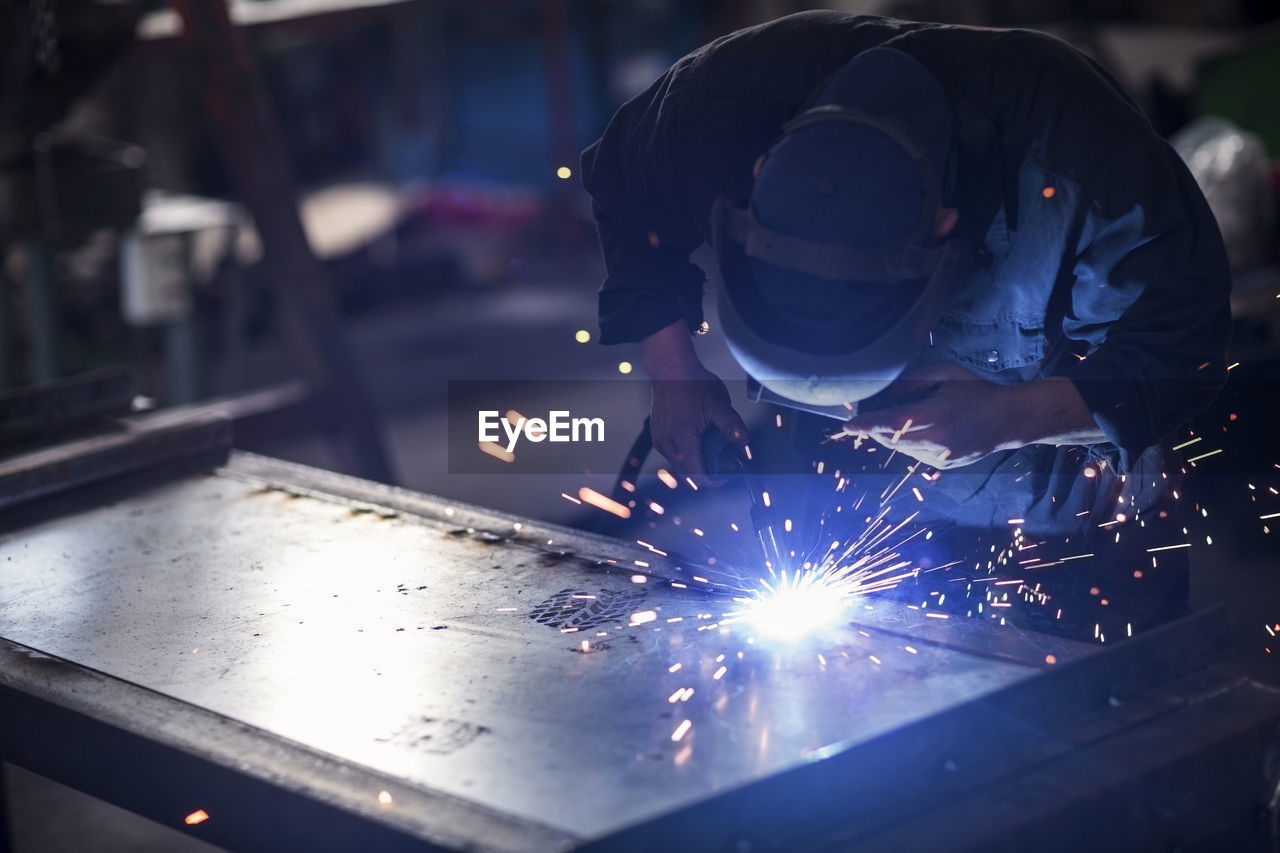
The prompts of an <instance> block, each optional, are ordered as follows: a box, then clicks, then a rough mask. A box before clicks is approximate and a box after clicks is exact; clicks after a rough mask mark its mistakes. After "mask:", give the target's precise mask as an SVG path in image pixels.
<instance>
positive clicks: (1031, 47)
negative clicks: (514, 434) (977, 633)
mask: <svg viewBox="0 0 1280 853" xmlns="http://www.w3.org/2000/svg"><path fill="white" fill-rule="evenodd" d="M582 175H583V183H584V185H585V187H586V189H587V190H588V191H589V192H590V194H591V196H592V198H593V202H594V204H593V207H594V213H595V217H596V220H597V225H598V230H599V235H600V240H601V243H602V246H603V251H604V257H605V262H606V269H607V278H606V280H605V282H604V284H603V286H602V288H601V291H600V296H599V319H600V330H601V341H602V342H603V343H605V344H616V343H624V342H639V344H640V347H641V349H642V351H643V357H644V364H645V367H646V369H647V371H648V375H649V377H650V378H651V379H652V381H653V400H652V412H651V416H650V417H651V424H652V433H653V440H654V444H655V446H656V447H657V448H658V450H660V451H661V452H662V453H663V454H664V455H665V456H666V457H667V458H668V459H669V460H670V462H671V463H672V465H673V466H674V467H675V468H676V469H678V470H679V471H680V472H681V473H682V474H686V475H691V476H694V477H698V476H700V475H702V474H703V473H704V472H703V466H702V457H701V454H700V452H699V447H700V437H701V436H702V435H703V434H705V433H707V432H708V431H718V432H720V433H722V434H723V435H724V436H725V437H726V438H727V439H728V440H729V441H731V442H734V443H737V444H743V443H745V442H746V440H747V429H746V426H745V424H744V423H743V421H742V419H741V418H740V417H739V416H738V414H737V412H735V411H734V409H733V407H732V405H731V402H730V398H729V395H728V392H727V389H726V387H725V386H724V384H723V383H722V382H721V380H720V379H719V378H718V377H717V376H715V375H713V374H712V373H710V372H709V371H708V370H707V369H706V368H705V367H704V366H703V365H702V364H701V363H700V361H699V360H698V358H697V355H696V354H695V351H694V347H693V344H692V338H691V335H696V334H704V333H706V331H707V330H708V327H709V324H708V323H706V322H704V318H703V313H702V295H703V285H704V280H705V276H704V272H703V270H702V269H701V268H700V267H699V266H697V265H696V264H695V263H694V262H693V261H691V259H690V255H691V253H693V252H694V251H695V250H696V249H698V248H699V246H701V245H702V244H704V243H706V244H710V245H711V246H712V247H713V248H714V250H715V257H716V260H717V262H718V263H717V266H718V273H717V274H716V275H713V281H714V286H715V288H716V289H717V293H716V298H717V304H718V308H719V324H718V326H719V327H718V328H717V329H716V331H717V332H719V333H722V334H723V335H724V336H725V339H726V341H727V343H728V344H729V348H730V350H731V352H732V353H733V355H734V356H735V358H736V359H737V360H738V362H739V363H740V364H741V366H742V368H743V369H744V371H745V372H746V373H747V374H748V376H749V377H751V378H752V379H753V380H755V381H756V382H758V383H760V385H762V386H763V388H764V389H765V391H766V392H768V393H769V394H770V395H771V396H772V397H773V398H775V399H779V400H782V401H786V402H788V403H789V404H791V405H795V406H797V407H799V408H809V409H826V410H831V409H832V408H833V407H841V406H843V407H845V409H846V410H847V411H848V412H856V414H854V415H853V416H852V417H850V418H848V420H847V422H846V423H845V424H844V425H843V431H844V432H846V433H848V434H849V435H850V436H863V437H869V438H870V439H874V440H875V441H876V442H879V443H880V444H883V445H885V446H886V447H891V448H892V449H893V450H895V451H897V452H898V453H901V454H905V455H907V456H909V457H913V458H914V459H916V460H919V461H921V462H922V463H924V464H925V465H928V466H930V467H931V469H934V470H937V471H939V472H941V476H940V477H938V478H937V483H936V489H934V490H933V491H934V492H935V493H936V494H934V495H931V497H930V502H931V504H933V505H934V506H935V507H936V506H941V507H944V508H945V512H946V513H947V514H948V515H949V516H950V517H951V518H952V520H953V521H955V523H956V524H957V525H959V526H962V527H965V528H967V529H975V530H980V529H988V528H993V527H1004V526H1005V525H1007V524H1008V522H1009V520H1010V519H1020V520H1021V523H1022V526H1023V527H1024V528H1025V530H1026V531H1027V532H1028V533H1027V535H1028V536H1032V535H1038V534H1040V533H1045V534H1046V535H1057V536H1060V537H1067V538H1070V537H1071V536H1075V537H1076V540H1077V542H1078V544H1079V545H1080V546H1081V550H1084V548H1086V547H1089V546H1091V543H1093V542H1094V541H1095V540H1099V539H1100V537H1103V536H1105V537H1107V538H1108V539H1110V537H1111V536H1112V535H1113V533H1114V532H1115V531H1114V530H1113V528H1112V527H1111V526H1107V525H1115V524H1119V523H1123V522H1124V521H1125V516H1126V514H1127V515H1128V516H1130V517H1132V516H1135V515H1138V516H1141V515H1142V514H1143V513H1145V518H1146V519H1149V520H1150V522H1151V523H1150V524H1147V523H1146V522H1145V521H1144V523H1143V525H1142V528H1143V531H1144V532H1143V533H1142V535H1141V536H1139V535H1137V532H1136V531H1135V532H1134V535H1129V536H1128V537H1127V538H1128V539H1129V540H1130V541H1132V542H1138V543H1140V544H1143V543H1145V544H1150V542H1151V541H1152V539H1151V537H1152V536H1153V535H1155V534H1154V533H1153V530H1155V529H1156V528H1157V527H1158V525H1156V524H1155V521H1156V519H1157V518H1164V519H1168V518H1169V517H1170V512H1169V507H1171V506H1172V505H1173V504H1172V500H1173V499H1172V497H1171V492H1172V491H1173V487H1172V486H1171V485H1170V484H1171V483H1173V482H1175V478H1173V477H1172V476H1171V474H1172V467H1176V466H1172V467H1171V466H1170V464H1169V455H1168V454H1167V453H1166V452H1164V450H1163V448H1164V447H1165V446H1166V445H1165V444H1164V442H1165V440H1166V439H1167V438H1168V437H1169V436H1170V435H1172V434H1173V433H1174V432H1175V430H1176V429H1177V428H1178V427H1179V426H1181V425H1183V424H1184V423H1185V422H1186V421H1188V420H1189V419H1190V418H1191V417H1193V416H1194V415H1196V414H1197V413H1199V412H1200V411H1202V410H1203V409H1204V408H1205V407H1207V406H1208V404H1209V403H1210V402H1211V401H1212V400H1213V398H1214V396H1215V395H1216V393H1217V392H1218V390H1219V389H1220V388H1221V386H1222V384H1223V383H1224V382H1225V379H1226V375H1227V346H1228V343H1229V335H1230V313H1229V307H1228V292H1229V287H1230V278H1229V272H1228V263H1227V258H1226V254H1225V251H1224V248H1223V245H1222V240H1221V237H1220V235H1219V232H1218V229H1217V226H1216V224H1215V222H1214V219H1213V216H1212V213H1211V212H1210V210H1209V207H1208V206H1207V204H1206V203H1205V200H1204V198H1203V196H1202V195H1201V193H1200V191H1199V189H1198V188H1197V186H1196V184H1195V182H1194V180H1193V178H1192V177H1191V175H1190V174H1189V172H1188V171H1187V169H1186V168H1185V167H1184V165H1183V164H1182V162H1181V161H1180V160H1179V158H1178V156H1177V154H1176V153H1175V152H1174V151H1173V149H1172V148H1171V147H1170V146H1169V145H1168V144H1167V143H1166V142H1165V141H1164V140H1163V139H1161V138H1160V137H1159V136H1158V135H1157V134H1156V133H1155V131H1154V130H1153V129H1152V127H1151V125H1150V124H1149V122H1148V121H1147V119H1146V118H1145V117H1144V116H1143V114H1142V112H1141V110H1140V109H1139V108H1138V107H1137V105H1136V104H1135V103H1134V102H1133V101H1132V100H1131V99H1130V98H1129V97H1128V96H1127V95H1126V94H1125V93H1124V92H1123V90H1122V89H1121V88H1120V86H1119V85H1118V84H1117V83H1116V82H1115V80H1113V79H1112V78H1111V77H1110V76H1109V75H1108V74H1107V73H1106V72H1105V71H1104V70H1103V69H1101V68H1100V67H1099V66H1098V65H1096V64H1095V63H1094V62H1093V61H1092V60H1090V59H1089V58H1088V57H1086V56H1085V55H1084V54H1082V53H1080V52H1078V51H1077V50H1075V49H1074V48H1072V47H1070V46H1069V45H1067V44H1066V43H1064V42H1062V41H1060V40H1058V39H1056V38H1053V37H1051V36H1048V35H1045V34H1040V33H1035V32H1031V31H1023V30H999V29H985V28H974V27H961V26H952V25H940V24H928V23H918V22H904V21H897V20H892V19H886V18H879V17H873V16H859V15H849V14H844V13H838V12H804V13H800V14H796V15H791V16H788V17H785V18H781V19H779V20H776V21H773V22H771V23H768V24H764V25H761V26H757V27H752V28H749V29H745V30H741V31H738V32H735V33H732V34H730V35H727V36H725V37H723V38H720V39H718V40H716V41H714V42H712V43H710V44H708V45H706V46H704V47H703V48H701V49H699V50H697V51H695V52H693V53H691V54H690V55H688V56H686V57H684V58H683V59H681V60H680V61H679V62H677V63H676V64H675V65H674V66H672V67H671V68H670V69H669V70H668V71H667V72H666V73H664V74H663V75H662V76H660V77H659V78H658V79H657V80H656V81H655V82H654V83H653V84H652V85H651V86H649V87H648V89H646V90H645V91H644V92H642V93H640V94H639V95H637V96H636V97H634V98H633V99H631V100H630V101H629V102H627V103H626V104H625V105H624V106H623V107H622V108H621V109H620V110H619V111H618V112H617V114H616V115H615V116H614V117H613V120H612V121H611V122H610V124H609V126H608V128H607V130H606V131H605V133H604V135H603V136H602V138H601V139H600V140H598V141H597V142H596V143H595V144H594V145H592V146H591V147H590V148H588V149H587V150H586V152H584V154H583V158H582ZM833 423H834V422H833ZM836 426H837V431H839V429H840V427H839V425H838V424H837V425H836ZM923 470H930V469H923ZM1117 515H1118V516H1119V519H1118V520H1117V518H1116V516H1117ZM1099 525H1103V527H1101V528H1100V527H1099ZM1167 526H1168V525H1167V524H1166V527H1167ZM1134 527H1135V528H1136V527H1137V526H1136V525H1134ZM1134 555H1139V556H1140V557H1141V559H1142V560H1143V561H1144V562H1143V563H1142V564H1141V565H1135V564H1134V561H1135V560H1136V559H1138V557H1137V556H1134ZM1150 562H1151V561H1150V559H1149V557H1147V555H1146V551H1145V549H1139V550H1137V551H1133V552H1132V553H1130V554H1128V555H1127V556H1124V559H1120V558H1119V557H1117V558H1116V559H1115V560H1112V561H1111V562H1110V564H1108V565H1107V566H1106V567H1105V568H1104V567H1103V566H1102V565H1101V564H1100V563H1098V562H1097V561H1092V565H1093V566H1094V568H1088V569H1086V568H1080V569H1075V568H1074V567H1071V568H1072V569H1073V571H1074V572H1075V574H1073V575H1072V576H1071V577H1070V578H1069V579H1068V583H1067V586H1069V587H1070V589H1071V590H1072V591H1073V592H1071V593H1068V592H1063V593H1060V596H1059V600H1060V601H1066V600H1070V599H1071V597H1072V594H1077V595H1078V596H1079V597H1081V600H1082V603H1081V604H1080V606H1078V607H1074V608H1068V609H1069V610H1071V612H1072V614H1073V615H1074V616H1075V617H1076V619H1077V620H1078V621H1079V622H1080V623H1081V624H1084V622H1086V621H1088V622H1092V621H1093V619H1094V616H1095V615H1096V613H1095V611H1097V605H1098V603H1099V602H1103V601H1106V599H1107V598H1108V596H1109V597H1110V599H1111V601H1112V602H1114V605H1113V610H1112V612H1115V613H1119V612H1120V611H1121V609H1122V607H1121V605H1123V603H1124V602H1129V603H1131V604H1132V606H1131V607H1130V612H1128V613H1127V614H1126V616H1127V622H1125V624H1130V625H1131V624H1132V623H1133V621H1134V620H1135V619H1136V620H1138V622H1139V623H1140V624H1144V625H1145V624H1152V623H1155V622H1158V621H1161V620H1163V619H1167V618H1170V617H1172V616H1176V615H1178V614H1179V613H1180V612H1181V611H1182V610H1184V609H1185V607H1186V597H1187V596H1186V593H1187V572H1186V561H1185V559H1184V560H1182V561H1181V562H1180V563H1179V561H1177V560H1174V559H1169V560H1166V565H1164V566H1163V567H1162V566H1159V565H1157V566H1156V568H1157V569H1159V571H1152V566H1151V565H1150ZM1157 562H1158V561H1157ZM1175 563H1177V565H1174V564H1175ZM1081 565H1083V564H1081ZM1144 568H1145V569H1146V571H1145V573H1144V571H1143V569H1144ZM1064 570H1065V569H1064ZM1052 571H1053V570H1052V569H1047V570H1046V572H1048V574H1045V577H1046V578H1047V577H1049V576H1050V575H1051V573H1052ZM1139 581H1141V582H1140V583H1139ZM1089 596H1092V597H1093V599H1092V600H1089ZM1085 605H1088V607H1086V606H1085ZM1086 610H1087V611H1088V614H1087V615H1086V613H1085V611H1086ZM1122 621H1124V620H1122ZM1094 630H1095V632H1097V630H1098V629H1097V628H1096V625H1095V629H1094ZM1113 630H1118V629H1113Z"/></svg>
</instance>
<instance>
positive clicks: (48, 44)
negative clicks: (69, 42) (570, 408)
mask: <svg viewBox="0 0 1280 853" xmlns="http://www.w3.org/2000/svg"><path fill="white" fill-rule="evenodd" d="M56 2H57V0H31V35H32V37H33V38H34V39H35V43H36V51H35V59H36V66H37V67H39V68H40V70H42V71H44V73H45V74H47V75H53V74H56V73H57V72H58V68H59V67H60V66H61V65H62V54H61V52H60V51H59V50H58V21H57V18H55V17H54V12H55V11H56V10H55V9H54V4H55V3H56Z"/></svg>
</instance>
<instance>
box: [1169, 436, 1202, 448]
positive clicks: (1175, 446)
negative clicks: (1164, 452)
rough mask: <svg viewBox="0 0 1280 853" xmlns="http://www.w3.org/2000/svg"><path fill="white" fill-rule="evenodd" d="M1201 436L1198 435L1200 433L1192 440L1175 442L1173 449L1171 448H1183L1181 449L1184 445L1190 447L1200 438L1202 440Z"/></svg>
mask: <svg viewBox="0 0 1280 853" xmlns="http://www.w3.org/2000/svg"><path fill="white" fill-rule="evenodd" d="M1200 438H1201V436H1198V435H1197V436H1196V437H1195V438H1193V439H1191V440H1190V441H1184V442H1182V444H1175V445H1174V446H1173V447H1172V448H1170V449H1171V450H1181V449H1182V448H1184V447H1190V446H1191V445H1193V444H1195V443H1196V442H1197V441H1199V440H1200Z"/></svg>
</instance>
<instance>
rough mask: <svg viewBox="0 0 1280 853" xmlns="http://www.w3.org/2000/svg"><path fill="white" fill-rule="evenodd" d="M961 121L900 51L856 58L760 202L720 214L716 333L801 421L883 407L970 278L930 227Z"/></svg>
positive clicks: (790, 136) (784, 139)
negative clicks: (875, 404) (886, 392)
mask: <svg viewBox="0 0 1280 853" xmlns="http://www.w3.org/2000/svg"><path fill="white" fill-rule="evenodd" d="M950 143H951V109H950V105H949V104H948V102H947V99H946V96H945V95H944V93H943V91H942V88H941V87H940V86H939V84H938V82H937V80H936V79H935V78H934V77H933V75H932V74H931V73H930V72H929V71H928V70H927V69H925V68H924V67H923V66H922V65H920V64H919V63H918V62H917V61H916V60H914V59H912V58H911V57H909V56H907V55H906V54H905V53H902V52H900V51H897V50H893V49H890V48H874V49H872V50H869V51H865V52H863V53H861V54H859V55H858V56H857V57H856V58H854V59H853V60H851V61H850V62H849V63H848V64H846V65H845V66H844V68H842V69H841V70H840V71H839V72H837V73H836V75H835V76H834V77H833V78H832V79H831V80H830V81H829V82H828V84H827V85H826V86H825V87H824V89H823V90H822V92H821V93H820V95H819V97H818V98H817V101H816V103H815V105H814V106H813V107H812V108H810V109H808V110H806V111H804V112H802V113H800V114H799V115H798V116H797V117H796V118H794V119H793V120H791V121H790V122H789V123H788V124H786V125H785V126H784V127H783V129H782V134H781V136H780V137H779V139H778V140H777V141H776V142H775V143H774V144H773V146H772V147H771V148H770V149H769V151H768V153H767V155H766V157H765V161H764V163H763V165H762V167H761V169H760V172H759V174H758V176H757V178H756V182H755V185H754V187H753V189H752V192H751V197H750V198H749V199H739V198H732V197H722V198H720V199H718V200H717V201H716V203H715V205H714V207H713V209H712V216H711V220H712V221H711V225H712V243H713V246H714V248H715V250H716V255H717V258H718V261H719V266H720V275H719V277H718V279H717V288H718V294H717V295H718V305H719V312H720V324H721V329H722V331H723V333H724V336H725V340H726V342H727V343H728V345H729V349H730V351H731V352H732V353H733V355H734V357H735V358H736V359H737V360H738V363H739V364H740V365H742V367H743V369H744V370H746V372H747V373H748V375H750V376H751V377H752V378H754V379H755V380H756V381H758V382H759V383H760V384H761V385H763V386H764V387H765V388H767V389H768V390H769V391H772V392H773V393H774V394H775V395H779V396H781V397H783V398H786V399H787V400H790V401H794V402H795V403H798V404H800V405H801V407H812V406H824V407H827V406H839V405H842V404H848V403H855V402H858V401H860V400H865V399H866V398H868V397H870V396H872V395H874V394H876V393H878V392H879V391H881V390H882V389H883V388H884V387H885V386H887V385H888V384H889V383H890V382H892V381H893V380H894V379H896V378H897V377H898V375H899V374H901V373H902V371H903V369H904V367H905V366H906V365H907V364H908V362H910V361H911V360H912V359H914V358H915V357H916V356H917V355H918V354H919V352H920V350H921V348H922V346H923V344H924V342H925V340H926V339H927V337H928V334H929V332H930V330H931V329H932V328H933V326H934V324H935V323H936V322H937V320H938V318H939V317H940V316H941V314H942V312H943V310H944V309H945V308H946V307H947V304H948V302H949V300H950V298H951V296H952V294H953V293H954V292H955V287H954V286H953V283H954V282H956V281H957V280H958V279H961V278H963V276H965V275H966V274H967V272H968V270H969V268H970V266H971V261H972V256H973V252H972V249H971V247H970V246H969V245H968V244H967V243H966V242H964V241H962V240H960V239H949V240H946V241H945V242H940V241H939V240H937V239H936V238H935V237H934V235H933V231H934V221H935V216H936V212H937V209H938V206H939V199H940V197H941V188H942V179H943V170H944V167H945V164H946V158H947V155H948V152H949V150H950Z"/></svg>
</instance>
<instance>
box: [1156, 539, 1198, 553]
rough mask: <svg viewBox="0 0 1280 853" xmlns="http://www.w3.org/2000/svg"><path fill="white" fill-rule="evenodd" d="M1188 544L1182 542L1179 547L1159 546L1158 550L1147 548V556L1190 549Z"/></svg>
mask: <svg viewBox="0 0 1280 853" xmlns="http://www.w3.org/2000/svg"><path fill="white" fill-rule="evenodd" d="M1190 547H1191V543H1190V542H1183V543H1182V544H1180V545H1161V546H1160V547H1159V548H1148V549H1147V553H1148V554H1154V553H1155V552H1156V551H1172V550H1173V549H1174V548H1190Z"/></svg>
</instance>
